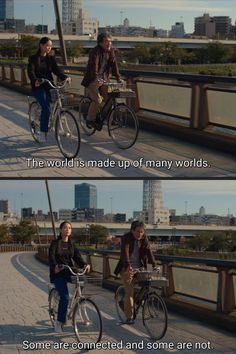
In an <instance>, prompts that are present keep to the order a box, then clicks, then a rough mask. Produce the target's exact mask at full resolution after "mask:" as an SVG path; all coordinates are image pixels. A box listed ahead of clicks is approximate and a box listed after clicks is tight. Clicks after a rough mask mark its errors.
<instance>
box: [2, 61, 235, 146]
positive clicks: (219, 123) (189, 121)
mask: <svg viewBox="0 0 236 354" xmlns="http://www.w3.org/2000/svg"><path fill="white" fill-rule="evenodd" d="M26 69H27V67H26V65H20V64H19V65H17V64H0V84H2V85H5V86H7V87H10V88H11V89H17V90H19V91H22V92H24V93H29V92H30V85H29V79H28V77H27V72H26ZM64 69H65V70H66V71H67V72H68V73H69V75H70V76H71V77H72V79H73V80H72V88H71V89H72V90H73V89H75V88H76V89H78V88H80V89H81V81H82V77H83V73H84V70H85V67H79V66H78V67H75V66H67V67H64ZM121 74H122V76H123V77H124V79H125V80H126V82H127V86H128V87H130V88H132V89H134V90H135V91H136V93H137V98H136V99H128V104H129V105H131V106H132V107H133V108H134V109H135V111H136V112H137V114H138V116H139V119H140V124H141V126H143V127H145V128H146V129H152V131H153V130H155V129H156V130H157V131H158V132H163V133H168V134H172V135H175V136H177V137H180V138H184V139H189V140H191V142H196V143H198V144H201V145H203V144H204V145H210V146H213V147H214V148H217V149H221V150H226V151H229V152H231V153H235V152H236V149H235V147H236V135H235V130H236V121H235V116H236V105H235V97H236V96H235V93H236V85H235V84H236V79H235V78H234V77H224V76H209V75H197V74H184V73H166V72H158V71H141V70H121ZM81 92H83V91H81Z"/></svg>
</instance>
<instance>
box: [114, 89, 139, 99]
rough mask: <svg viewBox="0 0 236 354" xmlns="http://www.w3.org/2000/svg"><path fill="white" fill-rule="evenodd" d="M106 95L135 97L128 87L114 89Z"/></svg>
mask: <svg viewBox="0 0 236 354" xmlns="http://www.w3.org/2000/svg"><path fill="white" fill-rule="evenodd" d="M108 95H109V96H110V97H113V98H135V97H136V93H135V92H134V91H132V90H130V89H125V90H114V91H111V92H109V93H108Z"/></svg>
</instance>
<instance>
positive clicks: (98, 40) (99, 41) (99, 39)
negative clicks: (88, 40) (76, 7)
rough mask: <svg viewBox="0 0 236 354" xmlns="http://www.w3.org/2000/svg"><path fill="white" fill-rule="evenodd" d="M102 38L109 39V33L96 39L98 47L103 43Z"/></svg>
mask: <svg viewBox="0 0 236 354" xmlns="http://www.w3.org/2000/svg"><path fill="white" fill-rule="evenodd" d="M104 38H111V35H110V34H109V33H100V34H99V35H98V38H97V43H98V45H99V44H100V43H102V42H103V40H104Z"/></svg>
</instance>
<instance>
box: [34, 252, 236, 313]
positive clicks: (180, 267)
mask: <svg viewBox="0 0 236 354" xmlns="http://www.w3.org/2000/svg"><path fill="white" fill-rule="evenodd" d="M81 253H82V255H83V257H84V258H85V260H86V262H87V263H89V264H90V265H91V268H92V271H95V272H97V273H101V274H103V278H104V279H105V280H106V281H108V282H114V283H116V282H117V277H116V276H115V275H114V269H115V267H116V264H117V262H118V259H119V252H114V251H113V252H112V251H92V250H82V251H81ZM38 256H39V258H40V259H43V260H46V261H47V260H48V248H47V247H39V248H38ZM157 260H158V263H159V264H160V265H161V267H162V274H163V275H165V276H167V278H168V280H169V286H168V288H166V289H164V293H163V295H164V296H165V297H166V298H171V297H173V296H175V295H178V296H180V297H181V296H182V297H183V301H184V298H185V299H188V302H191V301H193V300H194V301H200V302H201V301H203V302H204V306H206V305H207V304H208V305H209V307H211V308H212V307H213V309H214V311H215V312H218V313H224V314H230V313H232V312H234V311H235V310H236V260H230V261H227V260H219V259H205V258H196V257H179V256H166V255H158V257H157Z"/></svg>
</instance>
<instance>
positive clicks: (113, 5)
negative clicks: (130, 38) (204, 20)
mask: <svg viewBox="0 0 236 354" xmlns="http://www.w3.org/2000/svg"><path fill="white" fill-rule="evenodd" d="M61 3H62V1H61V0H59V4H60V9H61ZM83 7H84V8H85V10H87V11H88V14H89V17H91V18H97V19H98V20H99V24H100V26H106V25H120V24H121V23H122V21H123V20H124V19H125V18H128V19H129V20H130V25H133V26H143V27H149V26H150V25H152V26H155V27H156V28H162V29H167V30H170V29H171V26H172V25H173V24H175V22H184V25H185V31H186V32H187V33H192V32H193V31H194V18H195V17H198V16H202V15H203V14H204V13H209V14H210V15H211V16H220V15H222V16H231V15H232V13H236V2H233V1H230V0H226V1H224V2H222V1H220V0H198V1H196V0H180V1H176V0H165V1H164V0H147V1H145V2H143V1H140V0H129V1H124V0H120V1H119V2H117V1H116V0H109V2H108V0H83ZM104 10H105V11H104ZM15 18H22V19H25V20H26V24H29V23H34V24H42V20H43V24H44V25H45V24H48V25H49V29H50V30H52V29H53V28H55V19H54V8H53V1H52V0H35V1H34V2H33V3H32V1H31V0H15ZM232 22H233V23H234V22H235V17H233V18H232Z"/></svg>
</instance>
